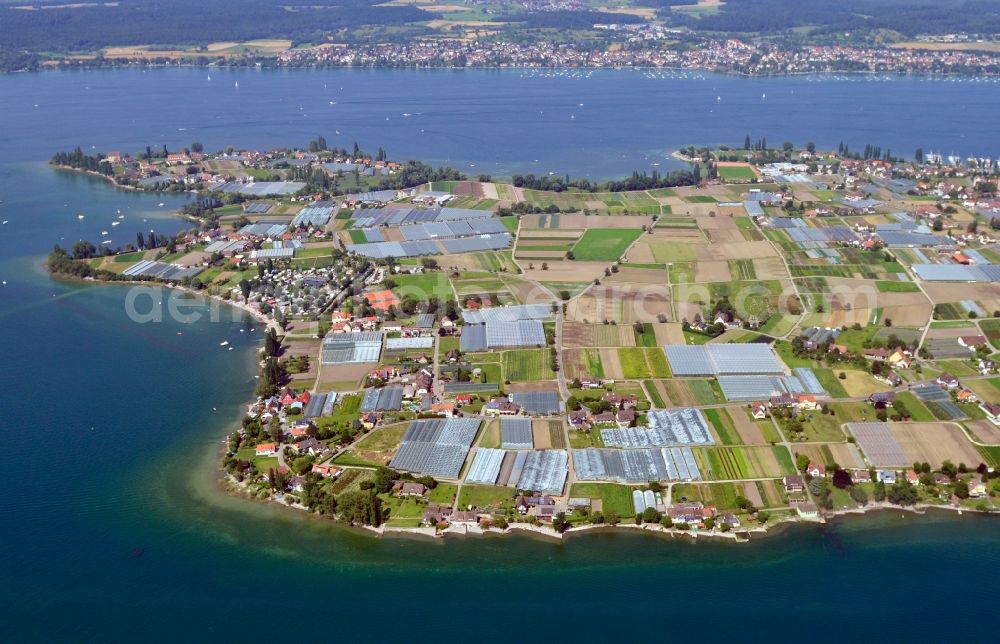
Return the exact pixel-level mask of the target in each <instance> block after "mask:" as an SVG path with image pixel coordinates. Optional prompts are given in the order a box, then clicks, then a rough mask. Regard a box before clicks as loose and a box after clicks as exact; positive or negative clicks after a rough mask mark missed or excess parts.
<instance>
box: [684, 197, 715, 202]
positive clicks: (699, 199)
mask: <svg viewBox="0 0 1000 644" xmlns="http://www.w3.org/2000/svg"><path fill="white" fill-rule="evenodd" d="M684 201H686V202H688V203H716V202H717V201H718V199H716V198H715V197H711V196H709V195H694V196H693V197H684Z"/></svg>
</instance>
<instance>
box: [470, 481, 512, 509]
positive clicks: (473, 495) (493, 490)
mask: <svg viewBox="0 0 1000 644" xmlns="http://www.w3.org/2000/svg"><path fill="white" fill-rule="evenodd" d="M513 501H514V489H513V488H509V487H497V486H495V485H463V486H462V493H461V494H460V495H459V497H458V507H460V508H466V507H468V506H470V505H471V506H472V507H474V508H480V509H495V508H503V507H509V506H512V505H513Z"/></svg>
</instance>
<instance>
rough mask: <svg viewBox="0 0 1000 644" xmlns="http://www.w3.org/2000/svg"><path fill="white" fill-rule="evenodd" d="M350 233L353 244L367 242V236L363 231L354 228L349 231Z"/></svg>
mask: <svg viewBox="0 0 1000 644" xmlns="http://www.w3.org/2000/svg"><path fill="white" fill-rule="evenodd" d="M349 234H350V235H351V241H352V242H354V243H355V244H364V243H367V242H368V237H366V236H365V231H363V230H360V229H358V228H355V229H353V230H351V231H349Z"/></svg>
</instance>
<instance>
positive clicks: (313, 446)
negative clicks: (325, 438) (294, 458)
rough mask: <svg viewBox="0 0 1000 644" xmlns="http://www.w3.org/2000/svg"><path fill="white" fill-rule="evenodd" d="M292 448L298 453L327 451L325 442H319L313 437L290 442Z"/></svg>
mask: <svg viewBox="0 0 1000 644" xmlns="http://www.w3.org/2000/svg"><path fill="white" fill-rule="evenodd" d="M291 447H292V449H294V450H295V451H296V452H298V453H299V454H313V455H316V454H322V453H324V452H327V451H329V449H330V448H329V447H327V446H326V443H323V442H320V441H318V440H316V439H315V438H313V437H311V436H310V437H309V438H307V439H305V440H304V441H299V442H298V443H293V444H292V446H291Z"/></svg>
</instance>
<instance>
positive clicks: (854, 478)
mask: <svg viewBox="0 0 1000 644" xmlns="http://www.w3.org/2000/svg"><path fill="white" fill-rule="evenodd" d="M851 482H852V483H871V482H872V473H871V472H869V471H868V470H857V471H854V472H851Z"/></svg>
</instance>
